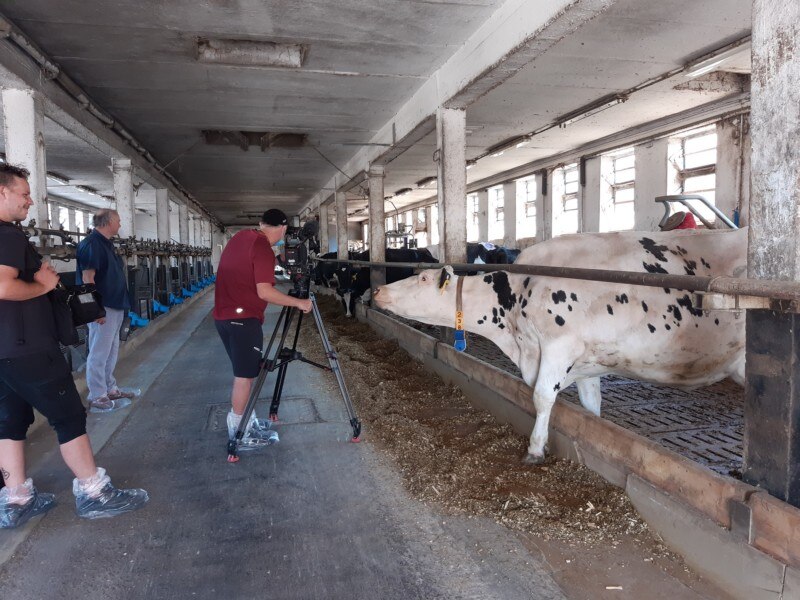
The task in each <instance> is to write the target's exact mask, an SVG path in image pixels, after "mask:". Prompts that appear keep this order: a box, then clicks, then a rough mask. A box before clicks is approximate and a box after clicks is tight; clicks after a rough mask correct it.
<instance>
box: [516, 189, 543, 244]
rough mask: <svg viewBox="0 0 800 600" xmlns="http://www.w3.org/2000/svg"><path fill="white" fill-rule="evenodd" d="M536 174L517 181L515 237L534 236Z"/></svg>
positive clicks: (536, 190)
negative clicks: (517, 203)
mask: <svg viewBox="0 0 800 600" xmlns="http://www.w3.org/2000/svg"><path fill="white" fill-rule="evenodd" d="M537 192H538V188H537V186H536V176H535V175H532V176H531V177H526V178H525V179H520V180H518V181H517V201H518V202H519V205H518V208H517V214H518V215H519V218H518V219H517V239H520V238H528V237H535V236H536V195H537Z"/></svg>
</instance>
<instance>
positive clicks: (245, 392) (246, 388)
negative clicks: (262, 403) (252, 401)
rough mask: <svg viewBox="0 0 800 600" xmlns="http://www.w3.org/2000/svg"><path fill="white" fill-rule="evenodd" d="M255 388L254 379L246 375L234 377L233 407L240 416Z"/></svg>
mask: <svg viewBox="0 0 800 600" xmlns="http://www.w3.org/2000/svg"><path fill="white" fill-rule="evenodd" d="M252 389H253V379H250V378H246V377H234V378H233V391H232V392H231V407H232V408H233V412H234V413H235V414H237V415H239V416H241V415H242V413H244V408H245V406H247V401H248V400H249V398H250V390H252Z"/></svg>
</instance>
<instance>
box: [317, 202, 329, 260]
mask: <svg viewBox="0 0 800 600" xmlns="http://www.w3.org/2000/svg"><path fill="white" fill-rule="evenodd" d="M328 212H329V211H328V205H327V204H320V205H319V252H320V254H327V253H328V252H330V251H331V245H330V241H329V238H328V227H329V226H330V218H329V217H328Z"/></svg>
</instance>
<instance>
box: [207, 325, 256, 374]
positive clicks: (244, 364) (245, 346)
mask: <svg viewBox="0 0 800 600" xmlns="http://www.w3.org/2000/svg"><path fill="white" fill-rule="evenodd" d="M214 323H215V324H216V326H217V333H219V337H220V339H222V343H223V344H225V351H226V352H227V353H228V358H230V359H231V365H233V376H234V377H244V378H246V379H253V378H254V377H257V376H258V371H259V368H260V361H261V351H262V348H263V344H264V334H263V333H262V331H261V322H260V321H259V320H258V319H229V320H226V321H214Z"/></svg>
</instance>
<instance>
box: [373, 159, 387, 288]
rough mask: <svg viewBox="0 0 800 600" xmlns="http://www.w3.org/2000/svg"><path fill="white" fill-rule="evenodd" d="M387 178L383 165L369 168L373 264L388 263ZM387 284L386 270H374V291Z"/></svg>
mask: <svg viewBox="0 0 800 600" xmlns="http://www.w3.org/2000/svg"><path fill="white" fill-rule="evenodd" d="M384 177H385V173H384V168H383V166H382V165H372V166H371V167H370V168H369V258H370V260H371V261H373V262H385V261H386V214H385V211H384V201H383V178H384ZM384 283H386V272H385V270H384V269H372V273H371V275H370V285H371V286H372V289H373V290H374V289H377V288H378V286H381V285H383V284H384Z"/></svg>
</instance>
